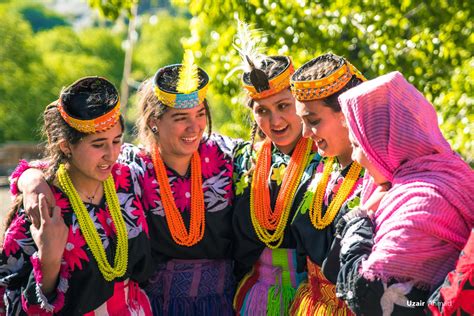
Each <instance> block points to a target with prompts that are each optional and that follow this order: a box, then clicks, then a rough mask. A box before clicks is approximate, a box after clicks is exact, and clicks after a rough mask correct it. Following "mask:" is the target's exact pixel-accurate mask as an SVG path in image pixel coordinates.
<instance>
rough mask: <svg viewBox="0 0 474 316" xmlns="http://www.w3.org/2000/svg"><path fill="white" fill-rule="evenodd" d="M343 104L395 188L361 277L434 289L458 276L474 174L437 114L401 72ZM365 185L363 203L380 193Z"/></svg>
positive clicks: (360, 89)
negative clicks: (456, 268) (453, 272)
mask: <svg viewBox="0 0 474 316" xmlns="http://www.w3.org/2000/svg"><path fill="white" fill-rule="evenodd" d="M339 102H340V104H341V107H342V111H343V113H344V115H345V117H346V120H347V123H348V126H349V130H350V133H352V135H353V136H354V137H355V139H357V141H358V142H359V144H360V146H361V148H362V150H363V152H364V153H365V155H366V156H367V159H368V160H369V161H370V162H371V163H372V164H373V165H374V166H375V167H376V168H377V169H378V170H379V171H380V172H381V173H382V174H383V175H384V176H385V177H386V178H387V179H388V180H389V181H390V182H391V183H392V188H391V189H390V190H389V192H388V193H387V194H386V195H385V197H384V198H383V199H382V201H381V203H380V206H379V208H378V210H377V211H376V212H375V217H374V221H375V244H374V247H373V249H372V253H371V255H370V256H369V257H368V259H367V260H365V261H364V262H363V263H362V266H361V270H360V272H361V273H362V274H363V275H364V276H365V277H366V278H368V279H374V278H380V279H382V280H383V281H385V282H386V281H388V280H390V279H394V280H399V281H413V282H414V284H415V285H417V286H419V287H427V288H433V287H434V286H436V285H437V284H438V283H440V282H441V281H442V280H443V279H444V277H445V276H446V274H447V273H448V272H449V271H450V270H452V269H453V268H454V263H455V261H456V258H457V257H458V255H459V252H460V251H461V249H462V248H463V246H464V244H465V243H466V241H467V239H468V237H469V234H470V232H471V229H472V227H473V225H474V172H473V171H472V170H471V168H470V167H469V166H468V165H467V164H466V163H465V162H464V161H463V160H462V159H461V158H460V157H459V156H458V155H457V154H456V153H454V152H453V151H452V149H451V147H450V146H449V144H448V142H447V141H446V140H445V138H444V137H443V135H442V134H441V131H440V129H439V127H438V121H437V117H436V112H435V110H434V108H433V106H432V105H431V104H430V103H429V102H428V101H427V100H426V99H425V98H424V97H423V95H422V94H421V93H420V92H419V91H418V90H417V89H416V88H415V87H414V86H412V85H411V84H410V83H408V82H407V81H406V80H405V78H404V77H403V75H402V74H400V73H399V72H392V73H389V74H387V75H384V76H381V77H378V78H376V79H374V80H370V81H367V82H365V83H362V84H361V85H359V86H357V87H355V88H353V89H351V90H349V91H347V92H345V93H344V94H342V95H341V96H340V97H339ZM369 178H370V177H369ZM366 180H369V181H366V182H365V184H364V185H365V187H364V190H363V192H362V202H364V201H366V200H367V199H368V197H369V196H370V193H371V192H372V191H373V189H374V183H373V180H372V179H371V178H370V179H366Z"/></svg>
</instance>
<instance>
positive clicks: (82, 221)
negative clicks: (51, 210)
mask: <svg viewBox="0 0 474 316" xmlns="http://www.w3.org/2000/svg"><path fill="white" fill-rule="evenodd" d="M56 176H57V178H58V181H59V185H60V187H61V190H63V191H64V193H66V195H67V197H68V199H69V202H70V203H71V206H72V209H73V211H74V213H75V214H76V216H77V221H78V222H79V228H80V229H81V232H82V235H83V236H84V239H85V240H86V242H87V245H88V246H89V248H90V250H91V252H92V255H93V256H94V258H95V260H96V261H97V265H98V267H99V270H100V272H101V273H102V275H103V276H104V279H105V280H106V281H112V280H114V279H115V278H119V277H122V276H123V275H124V274H125V271H126V270H127V264H128V234H127V228H126V227H125V221H124V219H123V216H122V210H121V208H120V203H119V200H118V197H117V192H116V190H115V184H114V180H113V178H112V176H109V177H108V178H107V180H105V181H104V182H103V184H104V192H105V200H106V201H107V205H108V208H109V212H110V216H111V217H112V221H113V223H114V226H115V229H116V231H117V251H116V252H115V258H114V267H111V266H110V264H109V261H108V260H107V255H106V254H105V250H104V246H103V244H102V241H101V239H100V236H99V234H98V233H97V230H96V227H95V225H94V222H93V221H92V219H91V218H90V216H89V212H87V209H86V206H85V205H84V203H83V202H82V200H81V198H80V196H79V193H77V190H76V189H75V188H74V185H73V184H72V181H71V178H70V177H69V175H68V173H67V170H66V168H65V167H64V165H63V164H61V165H60V166H59V169H58V171H57V173H56Z"/></svg>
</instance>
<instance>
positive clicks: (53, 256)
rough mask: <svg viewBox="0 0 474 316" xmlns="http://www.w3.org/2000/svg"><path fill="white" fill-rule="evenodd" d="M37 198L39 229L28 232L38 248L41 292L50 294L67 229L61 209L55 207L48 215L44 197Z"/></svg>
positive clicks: (56, 275)
mask: <svg viewBox="0 0 474 316" xmlns="http://www.w3.org/2000/svg"><path fill="white" fill-rule="evenodd" d="M38 197H39V211H40V212H39V213H40V222H39V227H36V226H35V225H31V226H30V231H31V236H32V238H33V240H34V242H35V244H36V246H37V247H38V258H39V260H40V262H41V272H42V275H43V280H42V284H43V285H42V290H43V292H44V293H45V294H46V293H50V292H52V291H53V290H54V289H55V287H56V280H57V278H58V276H59V269H60V267H61V258H62V256H63V253H64V248H65V246H66V242H67V237H68V227H67V226H66V224H65V223H64V220H63V217H62V215H61V209H60V208H59V207H57V206H56V207H55V208H54V209H53V212H52V214H51V215H50V212H49V209H48V207H47V202H46V198H45V196H44V195H43V194H42V193H40V194H39V195H38Z"/></svg>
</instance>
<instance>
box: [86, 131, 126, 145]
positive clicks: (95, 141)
mask: <svg viewBox="0 0 474 316" xmlns="http://www.w3.org/2000/svg"><path fill="white" fill-rule="evenodd" d="M122 135H123V133H120V134H119V135H117V136H115V137H114V139H116V138H122ZM104 140H107V138H105V137H102V138H96V139H94V140H93V141H91V143H98V142H103V141H104Z"/></svg>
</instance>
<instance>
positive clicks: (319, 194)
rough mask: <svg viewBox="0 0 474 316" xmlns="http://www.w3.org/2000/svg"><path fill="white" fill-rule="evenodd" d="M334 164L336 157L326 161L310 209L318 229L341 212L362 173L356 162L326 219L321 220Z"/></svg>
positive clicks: (331, 204) (312, 220) (335, 197)
mask: <svg viewBox="0 0 474 316" xmlns="http://www.w3.org/2000/svg"><path fill="white" fill-rule="evenodd" d="M333 164H334V157H331V158H329V159H328V160H327V161H326V163H325V165H324V171H323V176H322V178H321V180H319V183H318V186H317V188H316V194H315V195H314V196H313V202H312V203H311V206H310V209H309V217H310V219H311V223H312V224H313V226H314V228H316V229H324V228H326V227H327V226H328V225H329V224H331V223H332V221H333V220H334V218H335V217H336V215H337V213H338V212H339V209H340V208H341V206H342V203H344V201H345V200H346V199H347V197H348V196H349V193H351V191H352V188H353V187H354V185H355V183H356V181H357V179H359V175H360V172H361V171H362V166H361V165H359V164H358V163H357V162H355V161H354V162H353V163H352V166H351V167H350V168H349V172H347V174H346V176H345V177H344V181H342V184H341V186H340V187H339V190H338V191H337V193H336V196H334V197H333V199H332V201H331V203H330V204H329V206H328V208H327V210H326V213H325V214H324V217H322V218H321V214H322V209H323V198H324V193H325V192H326V187H327V185H328V182H329V176H330V174H331V172H332V169H333Z"/></svg>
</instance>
